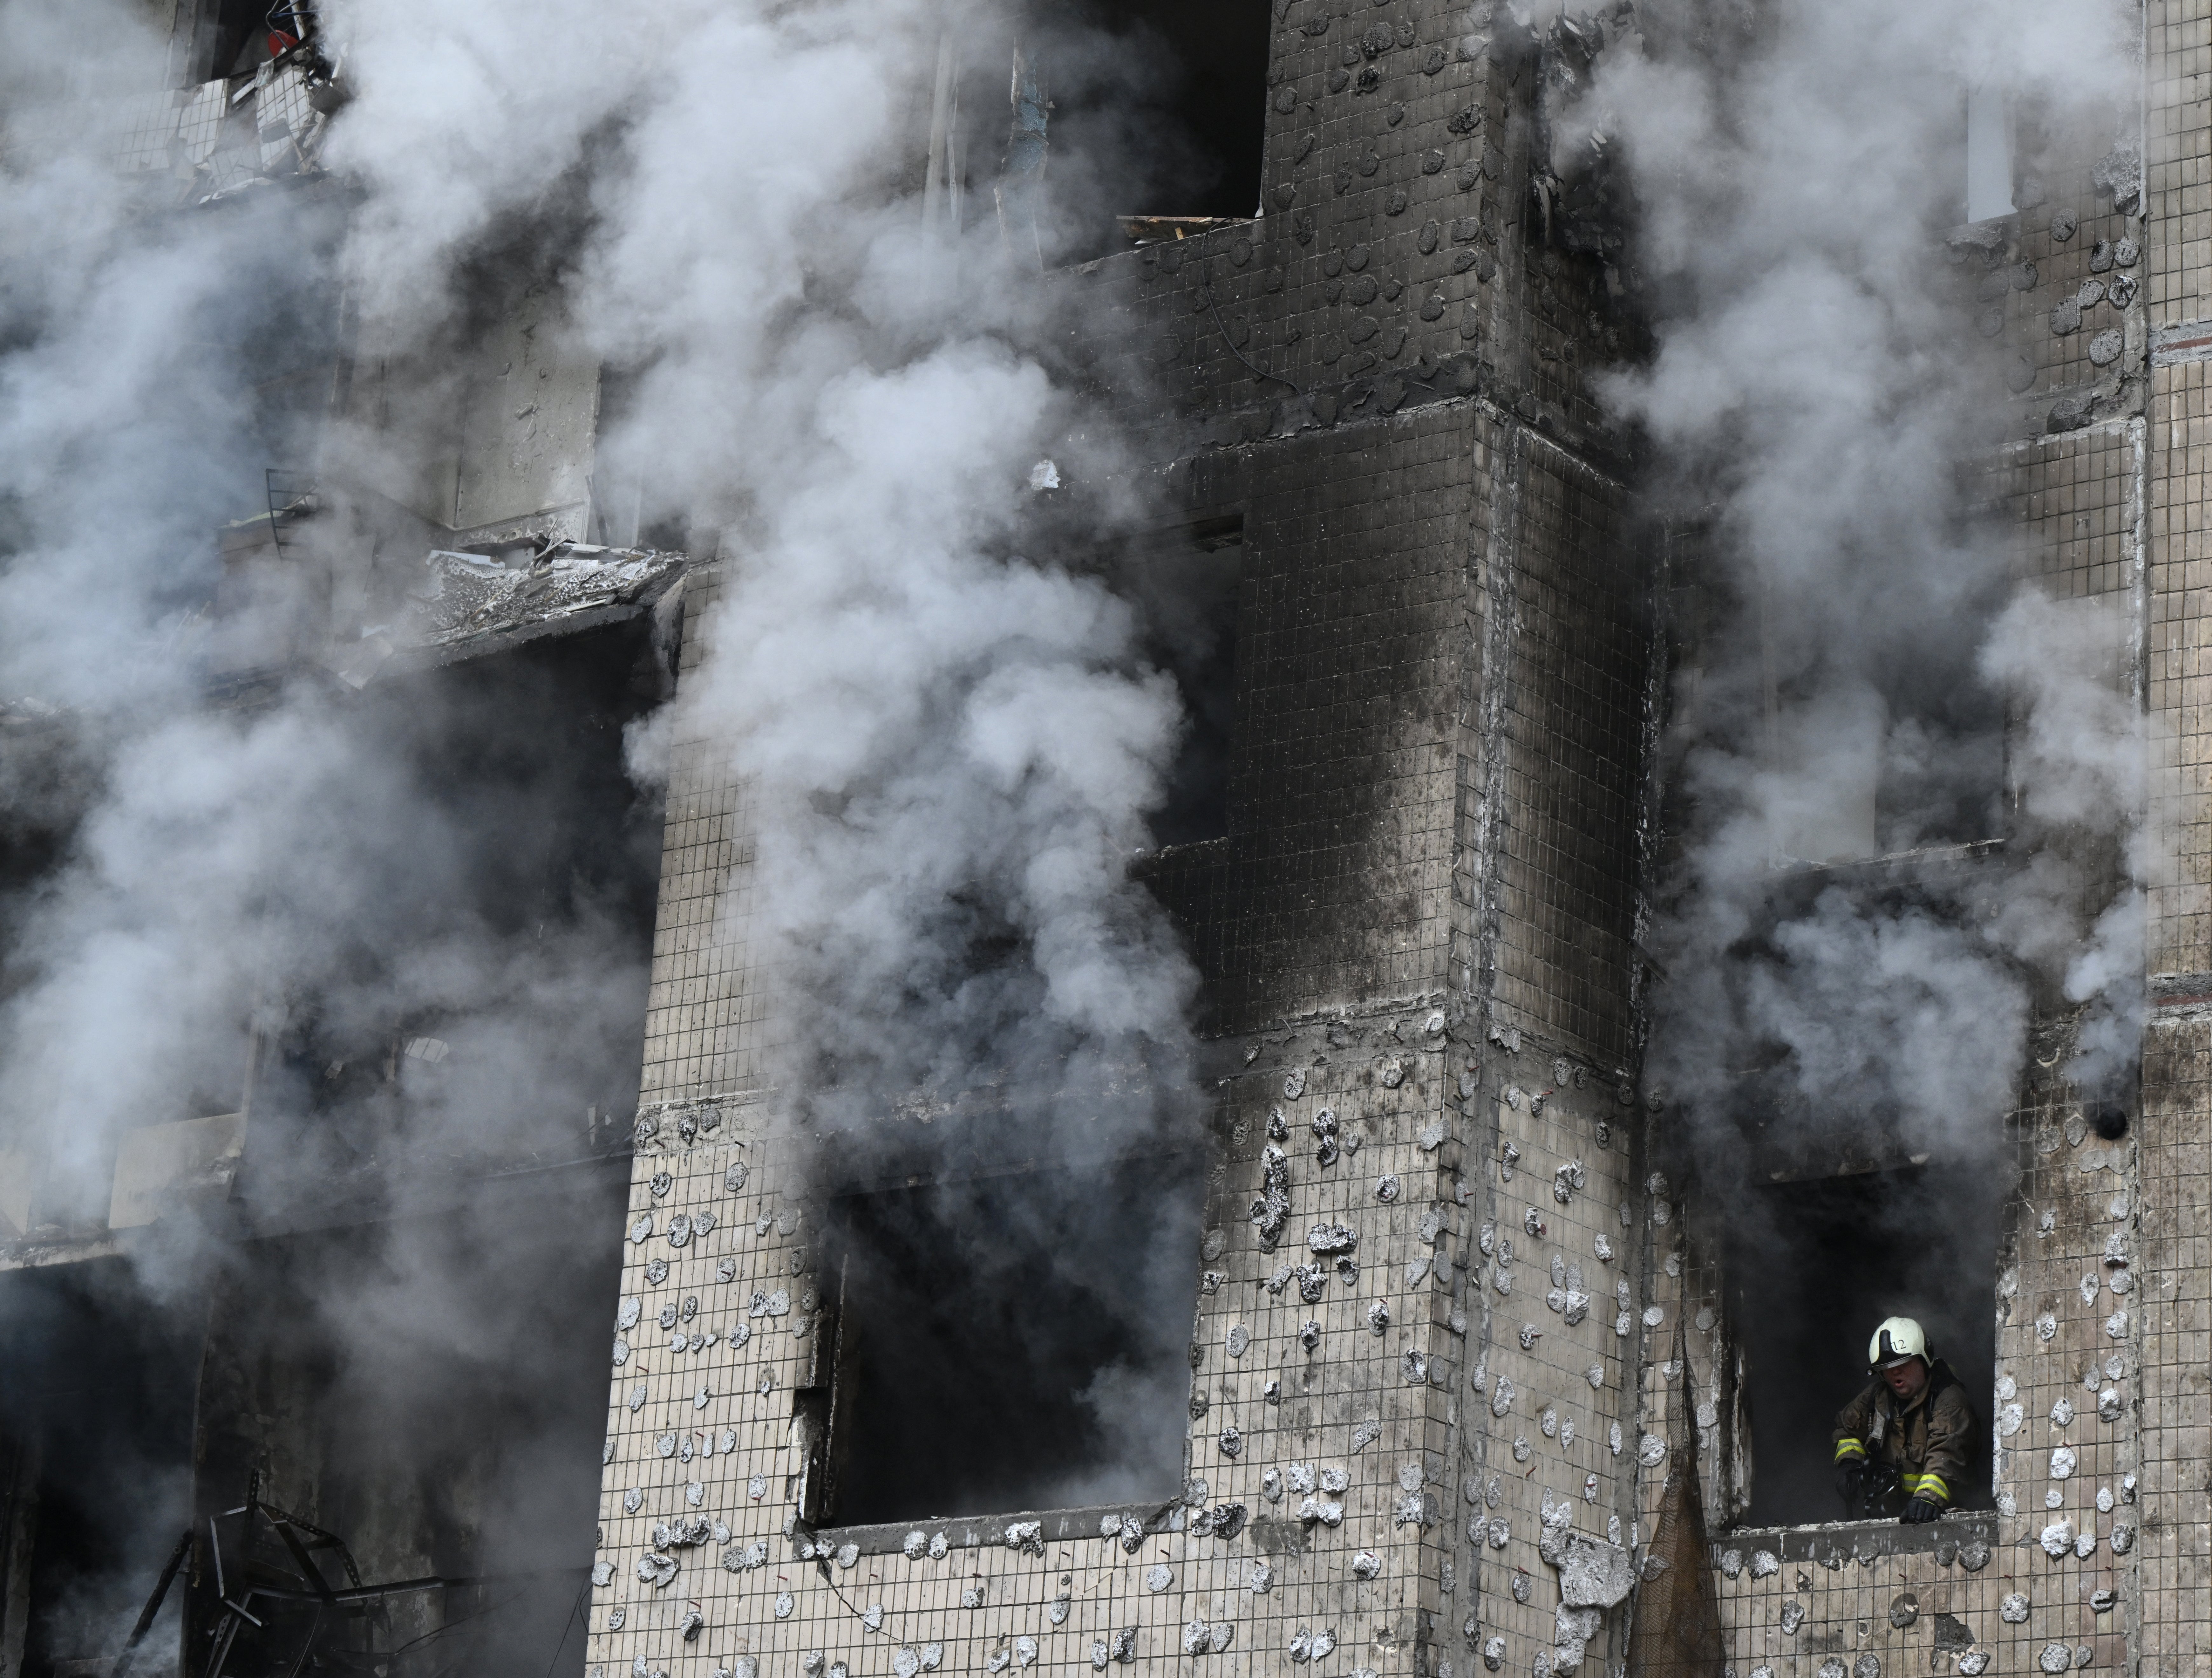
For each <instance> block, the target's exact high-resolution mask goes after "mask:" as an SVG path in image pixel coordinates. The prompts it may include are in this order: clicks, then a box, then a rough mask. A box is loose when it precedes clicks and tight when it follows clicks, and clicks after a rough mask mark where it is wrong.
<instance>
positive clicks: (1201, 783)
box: [1116, 515, 1244, 845]
mask: <svg viewBox="0 0 2212 1678" xmlns="http://www.w3.org/2000/svg"><path fill="white" fill-rule="evenodd" d="M1243 541H1244V521H1243V518H1242V517H1241V516H1236V515H1231V516H1230V517H1226V518H1220V519H1213V520H1206V521H1205V522H1203V523H1200V524H1194V525H1188V526H1182V528H1179V529H1176V530H1174V531H1171V532H1164V533H1162V534H1160V535H1158V536H1154V537H1152V538H1147V539H1146V540H1143V541H1140V542H1138V543H1136V544H1133V545H1132V546H1131V547H1130V548H1129V549H1128V550H1127V551H1126V552H1125V553H1124V554H1123V556H1121V560H1120V562H1119V565H1118V573H1119V575H1118V576H1117V579H1116V586H1117V587H1118V588H1119V589H1120V590H1121V592H1122V593H1124V594H1125V595H1126V596H1127V598H1128V599H1132V600H1134V601H1135V602H1136V603H1137V605H1139V608H1140V609H1141V610H1142V611H1143V613H1144V622H1145V635H1146V648H1145V650H1146V655H1147V657H1149V658H1150V659H1151V660H1152V662H1153V663H1154V664H1155V665H1156V666H1158V667H1159V668H1160V669H1162V670H1164V671H1166V672H1168V673H1169V674H1170V675H1171V676H1173V677H1174V678H1175V681H1176V690H1177V691H1178V692H1179V693H1180V694H1181V695H1182V704H1183V721H1184V727H1183V733H1182V743H1181V745H1180V747H1179V749H1178V750H1177V752H1176V761H1175V764H1174V767H1173V769H1171V770H1170V773H1169V776H1168V787H1167V801H1166V803H1165V804H1164V806H1162V807H1161V809H1160V811H1159V812H1158V814H1157V815H1155V816H1154V817H1153V818H1152V836H1153V837H1154V838H1156V839H1157V840H1158V841H1159V842H1160V843H1161V844H1163V845H1187V844H1192V843H1194V842H1197V841H1199V840H1201V839H1218V838H1219V837H1221V836H1222V835H1224V834H1225V833H1227V832H1228V831H1229V769H1230V753H1231V746H1232V745H1233V744H1234V726H1235V722H1236V704H1237V587H1238V585H1239V584H1240V583H1241V582H1242V581H1243V575H1244V547H1243Z"/></svg>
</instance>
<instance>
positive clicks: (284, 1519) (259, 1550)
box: [109, 1474, 583, 1678]
mask: <svg viewBox="0 0 2212 1678" xmlns="http://www.w3.org/2000/svg"><path fill="white" fill-rule="evenodd" d="M226 1523H239V1524H238V1526H237V1529H236V1530H235V1532H234V1543H233V1545H232V1547H230V1548H229V1549H228V1552H226V1550H225V1547H224V1544H223V1529H224V1527H225V1525H226ZM195 1537H196V1535H195V1534H193V1533H192V1532H191V1531H190V1530H187V1531H186V1532H185V1533H184V1535H182V1536H181V1537H179V1539H178V1541H177V1546H176V1548H175V1549H174V1550H173V1552H171V1553H170V1556H169V1559H168V1562H167V1566H164V1567H163V1568H162V1570H161V1578H160V1579H159V1580H158V1581H157V1582H156V1584H155V1586H154V1590H153V1594H152V1595H151V1596H149V1597H148V1598H147V1602H146V1606H145V1608H143V1610H141V1612H140V1614H139V1615H138V1620H137V1624H136V1625H134V1626H132V1627H131V1635H130V1637H129V1638H127V1639H126V1640H125V1643H124V1645H123V1648H122V1651H121V1652H120V1653H119V1654H118V1656H117V1657H116V1659H115V1664H114V1665H113V1667H112V1669H110V1672H109V1678H124V1675H125V1674H127V1673H128V1672H129V1671H130V1670H131V1667H132V1664H133V1663H135V1662H136V1660H137V1656H138V1651H139V1649H140V1647H141V1645H143V1643H144V1642H145V1639H146V1635H147V1633H148V1632H149V1631H150V1630H151V1629H152V1627H153V1625H154V1622H155V1620H156V1619H157V1618H158V1617H159V1616H160V1614H161V1606H162V1603H163V1602H164V1601H165V1600H166V1599H167V1596H168V1593H169V1590H170V1588H171V1587H172V1586H173V1584H175V1583H176V1578H177V1575H178V1573H179V1572H180V1571H181V1570H182V1569H183V1567H184V1565H185V1561H186V1560H187V1559H189V1558H190V1556H191V1547H192V1545H193V1542H194V1541H195ZM272 1540H273V1541H274V1542H273V1544H272V1542H271V1541H272ZM207 1541H208V1563H209V1566H208V1573H209V1578H210V1583H211V1584H213V1586H214V1590H215V1599H216V1614H217V1620H216V1625H215V1626H213V1627H212V1628H210V1639H211V1640H210V1644H209V1647H208V1651H207V1658H206V1660H205V1662H204V1664H203V1665H201V1666H200V1668H199V1669H198V1674H199V1678H223V1675H224V1674H225V1673H226V1672H228V1671H233V1670H236V1671H239V1672H240V1673H245V1672H247V1671H251V1672H252V1673H254V1674H257V1675H258V1674H260V1673H264V1672H265V1673H272V1674H273V1673H282V1674H284V1675H286V1678H294V1675H297V1674H299V1673H301V1672H303V1671H305V1670H307V1669H308V1666H309V1663H310V1660H311V1658H313V1659H314V1664H315V1665H316V1667H317V1668H318V1669H324V1668H331V1667H333V1666H334V1664H335V1665H339V1666H344V1667H350V1666H352V1665H354V1664H356V1663H355V1662H349V1661H346V1660H345V1659H344V1657H345V1656H346V1655H347V1654H352V1655H354V1656H355V1657H356V1659H357V1662H358V1663H359V1665H360V1667H361V1669H362V1670H364V1671H366V1670H372V1669H373V1670H374V1671H377V1672H385V1671H387V1670H389V1669H390V1667H389V1663H390V1661H391V1658H392V1656H394V1655H397V1654H398V1653H399V1652H400V1651H399V1650H391V1651H377V1650H375V1649H374V1648H373V1647H371V1648H367V1649H362V1650H357V1651H340V1650H338V1649H337V1648H335V1647H333V1646H331V1644H330V1641H329V1639H330V1637H331V1632H333V1631H334V1630H335V1629H336V1627H337V1625H338V1624H339V1623H340V1622H342V1621H347V1620H350V1621H353V1622H356V1623H359V1622H362V1621H364V1620H369V1618H370V1617H371V1616H372V1615H374V1614H376V1613H377V1611H378V1610H379V1609H380V1608H381V1607H382V1605H383V1604H384V1603H385V1602H387V1601H389V1600H390V1599H391V1598H392V1597H394V1596H410V1595H414V1594H416V1593H419V1592H423V1591H432V1590H461V1589H465V1588H467V1587H471V1586H477V1585H488V1584H501V1583H508V1582H520V1580H522V1579H525V1578H537V1577H541V1576H538V1575H511V1576H506V1577H505V1578H445V1577H443V1576H439V1575H434V1576H430V1577H427V1578H416V1579H398V1580H394V1581H392V1583H390V1584H362V1578H361V1572H360V1569H359V1568H358V1567H357V1566H356V1565H355V1562H354V1558H353V1553H352V1551H351V1550H349V1548H348V1547H346V1543H345V1541H344V1540H343V1539H341V1538H340V1537H338V1535H337V1534H335V1533H332V1532H329V1531H326V1530H325V1529H323V1528H321V1527H319V1526H317V1525H315V1524H314V1523H313V1522H311V1521H307V1520H303V1519H301V1517H299V1516H297V1515H294V1514H291V1513H289V1512H288V1511H284V1510H282V1509H279V1508H277V1507H276V1505H273V1504H270V1503H265V1502H264V1501H263V1500H262V1498H261V1481H260V1475H259V1474H255V1475H254V1476H253V1477H252V1480H250V1481H249V1482H248V1485H247V1488H246V1501H245V1502H244V1503H242V1504H240V1505H239V1506H238V1507H237V1508H235V1509H232V1510H227V1511H224V1512H223V1513H222V1514H221V1515H218V1516H211V1517H209V1520H208V1523H207ZM333 1554H335V1556H336V1557H337V1564H338V1566H339V1569H340V1570H341V1571H342V1572H343V1574H344V1576H345V1583H344V1584H342V1585H340V1584H332V1583H331V1580H330V1578H329V1576H328V1573H327V1572H326V1571H325V1563H324V1562H323V1561H322V1560H320V1559H319V1558H322V1557H325V1556H330V1555H333ZM560 1571H561V1572H562V1574H563V1575H567V1574H570V1573H573V1574H575V1575H576V1576H578V1577H581V1576H582V1572H583V1570H581V1569H580V1568H579V1569H563V1570H560ZM467 1617H468V1618H475V1617H476V1616H474V1615H471V1616H467ZM452 1623H453V1624H459V1623H461V1622H460V1621H454V1622H452ZM372 1629H373V1628H372ZM431 1635H436V1633H435V1632H434V1633H432V1634H431ZM422 1640H423V1639H421V1638H417V1639H416V1641H418V1642H419V1641H422ZM564 1640H565V1634H564ZM365 1641H368V1642H370V1643H373V1642H374V1638H373V1636H372V1637H371V1638H368V1639H365ZM404 1646H405V1645H402V1647H403V1648H404ZM557 1654H558V1651H556V1658H557ZM234 1663H242V1664H235V1665H234Z"/></svg>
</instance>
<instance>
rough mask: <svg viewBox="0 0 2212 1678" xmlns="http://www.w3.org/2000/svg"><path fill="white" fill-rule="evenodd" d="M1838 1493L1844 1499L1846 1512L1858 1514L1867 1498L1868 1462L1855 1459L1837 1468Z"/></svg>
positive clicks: (1847, 1513)
mask: <svg viewBox="0 0 2212 1678" xmlns="http://www.w3.org/2000/svg"><path fill="white" fill-rule="evenodd" d="M1836 1495H1837V1496H1838V1497H1839V1498H1841V1499H1843V1500H1844V1513H1845V1514H1846V1515H1856V1514H1857V1513H1858V1512H1859V1505H1861V1504H1862V1503H1863V1501H1864V1500H1865V1499H1866V1464H1865V1463H1864V1462H1857V1461H1853V1462H1846V1463H1844V1464H1843V1466H1842V1467H1840V1468H1838V1469H1837V1470H1836Z"/></svg>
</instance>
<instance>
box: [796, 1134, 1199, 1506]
mask: <svg viewBox="0 0 2212 1678" xmlns="http://www.w3.org/2000/svg"><path fill="white" fill-rule="evenodd" d="M1193 1165H1194V1161H1193V1159H1192V1158H1190V1157H1188V1156H1185V1155H1168V1156H1165V1157H1160V1158H1131V1159H1122V1160H1118V1161H1114V1162H1111V1163H1091V1164H1084V1165H1080V1166H1043V1167H1039V1168H1036V1169H1034V1170H1026V1171H1021V1172H1012V1173H997V1174H992V1175H978V1176H945V1177H940V1178H939V1179H938V1180H936V1181H933V1182H929V1183H921V1184H919V1185H917V1186H915V1187H911V1188H902V1189H891V1190H888V1191H885V1192H882V1193H878V1194H872V1195H849V1196H845V1197H842V1198H840V1199H837V1200H834V1201H831V1202H829V1207H828V1214H827V1224H828V1241H829V1253H830V1262H829V1264H828V1265H826V1266H825V1267H824V1274H826V1275H829V1276H833V1277H834V1276H836V1275H838V1274H840V1272H841V1271H842V1277H843V1282H842V1292H843V1306H842V1311H841V1313H840V1316H841V1319H842V1325H841V1332H842V1347H843V1350H842V1353H841V1363H840V1366H839V1369H838V1371H837V1373H836V1382H837V1383H838V1386H839V1388H840V1392H839V1396H838V1401H837V1422H838V1426H837V1427H836V1433H835V1437H833V1438H832V1441H831V1450H832V1454H833V1456H834V1458H835V1461H836V1470H835V1474H836V1494H835V1500H834V1508H832V1509H831V1510H829V1511H827V1513H828V1514H829V1517H830V1518H832V1519H834V1520H836V1522H838V1523H842V1524H848V1525H866V1524H872V1523H882V1522H892V1521H907V1520H920V1519H922V1518H925V1517H931V1516H950V1515H979V1514H990V1513H1004V1512H1012V1511H1022V1510H1028V1509H1055V1508H1081V1507H1085V1506H1088V1505H1091V1504H1097V1503H1109V1502H1121V1501H1136V1500H1139V1499H1146V1500H1152V1501H1165V1500H1167V1499H1170V1498H1172V1497H1173V1496H1174V1495H1175V1494H1176V1489H1177V1487H1178V1486H1180V1484H1181V1482H1182V1472H1183V1440H1184V1435H1185V1433H1186V1432H1187V1430H1188V1417H1187V1416H1186V1415H1185V1414H1184V1409H1185V1400H1186V1392H1187V1388H1188V1380H1189V1370H1188V1366H1187V1363H1186V1360H1185V1357H1184V1341H1185V1336H1184V1334H1182V1333H1181V1332H1179V1331H1177V1330H1176V1322H1178V1320H1179V1316H1178V1314H1177V1312H1176V1310H1175V1309H1174V1308H1172V1307H1171V1306H1170V1300H1175V1301H1178V1302H1180V1301H1184V1300H1187V1298H1188V1295H1189V1292H1190V1290H1191V1285H1192V1281H1193V1280H1194V1278H1193V1274H1192V1272H1193V1266H1194V1258H1195V1255H1196V1252H1197V1248H1198V1238H1197V1237H1198V1225H1199V1221H1200V1204H1201V1200H1200V1197H1201V1195H1202V1189H1203V1176H1202V1173H1201V1172H1200V1171H1199V1170H1194V1169H1193ZM1180 1316H1181V1317H1187V1316H1188V1304H1181V1307H1180Z"/></svg>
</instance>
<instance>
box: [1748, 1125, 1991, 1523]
mask: <svg viewBox="0 0 2212 1678" xmlns="http://www.w3.org/2000/svg"><path fill="white" fill-rule="evenodd" d="M2006 1175H2007V1174H2006V1173H2004V1172H2003V1171H2002V1170H1997V1169H1996V1168H1994V1167H1992V1166H1990V1165H1989V1164H1986V1163H1983V1164H1974V1165H1954V1166H1950V1167H1945V1166H1942V1165H1939V1164H1928V1165H1920V1166H1913V1167H1909V1168H1906V1169H1904V1170H1885V1171H1866V1172H1861V1173H1857V1174H1855V1175H1852V1176H1832V1177H1822V1178H1816V1179H1814V1180H1811V1181H1807V1182H1798V1183H1771V1184H1768V1185H1765V1186H1764V1187H1760V1188H1757V1189H1753V1190H1751V1191H1750V1192H1749V1193H1748V1194H1747V1195H1746V1197H1745V1203H1744V1204H1742V1205H1741V1207H1739V1208H1738V1209H1737V1212H1738V1215H1737V1216H1735V1218H1733V1219H1731V1222H1730V1239H1729V1253H1728V1266H1729V1276H1730V1278H1731V1286H1730V1292H1731V1293H1732V1294H1733V1295H1734V1311H1733V1317H1734V1321H1735V1325H1736V1328H1737V1332H1738V1338H1739V1341H1740V1343H1741V1347H1742V1348H1743V1354H1744V1363H1745V1375H1744V1379H1745V1386H1746V1390H1747V1396H1748V1402H1749V1408H1750V1412H1751V1432H1752V1465H1753V1479H1752V1498H1751V1506H1750V1509H1749V1511H1748V1512H1747V1515H1746V1517H1745V1519H1744V1522H1743V1524H1745V1525H1747V1526H1752V1527H1776V1526H1801V1525H1807V1524H1810V1523H1816V1522H1825V1521H1837V1520H1841V1519H1842V1518H1844V1517H1843V1511H1842V1507H1841V1505H1840V1504H1839V1503H1838V1499H1837V1497H1836V1495H1835V1488H1834V1480H1835V1471H1834V1466H1833V1462H1832V1457H1833V1454H1834V1453H1833V1447H1832V1444H1831V1441H1830V1438H1829V1435H1830V1432H1831V1431H1832V1427H1833V1425H1834V1421H1835V1416H1836V1413H1837V1412H1838V1410H1840V1409H1842V1408H1843V1407H1844V1404H1845V1403H1847V1402H1848V1401H1850V1399H1851V1397H1852V1396H1853V1395H1855V1394H1857V1392H1859V1391H1860V1390H1861V1389H1863V1388H1864V1387H1865V1386H1866V1385H1867V1384H1868V1383H1869V1382H1870V1381H1871V1380H1872V1379H1873V1377H1872V1376H1871V1375H1870V1374H1869V1372H1868V1370H1867V1365H1866V1348H1867V1343H1868V1341H1869V1339H1870V1338H1871V1337H1872V1335H1873V1334H1874V1331H1875V1328H1876V1326H1877V1325H1879V1324H1880V1323H1881V1322H1882V1321H1883V1320H1884V1319H1885V1318H1887V1317H1891V1316H1910V1317H1913V1318H1916V1319H1917V1321H1918V1322H1920V1324H1921V1326H1922V1328H1923V1329H1925V1330H1926V1332H1927V1334H1928V1340H1929V1347H1930V1348H1931V1349H1932V1350H1933V1352H1934V1353H1935V1355H1936V1357H1937V1358H1939V1359H1942V1360H1943V1361H1944V1362H1945V1363H1947V1364H1948V1365H1950V1367H1951V1371H1952V1372H1953V1373H1954V1375H1956V1376H1957V1377H1958V1378H1959V1380H1960V1383H1962V1385H1963V1386H1964V1388H1965V1389H1966V1397H1967V1400H1968V1401H1969V1402H1970V1403H1971V1404H1972V1406H1973V1408H1974V1413H1975V1416H1976V1420H1977V1422H1978V1433H1977V1437H1976V1438H1975V1441H1974V1444H1973V1445H1972V1449H1971V1451H1970V1453H1969V1456H1968V1459H1967V1460H1968V1462H1969V1465H1970V1467H1971V1468H1972V1478H1971V1479H1970V1480H1968V1481H1967V1483H1966V1485H1965V1486H1961V1487H1960V1488H1958V1494H1957V1496H1956V1497H1955V1499H1954V1506H1955V1507H1960V1508H1967V1509H1986V1508H1988V1507H1989V1506H1990V1465H1989V1433H1988V1428H1989V1424H1990V1395H1991V1393H1992V1391H1993V1389H1994V1388H1995V1385H1996V1263H1997V1246H1998V1238H1999V1231H2000V1226H2001V1221H2002V1211H2003V1207H2004V1202H2005V1200H2006V1197H2007V1195H2008V1191H2009V1184H2008V1182H2006V1181H2005V1180H2004V1179H2005V1177H2006Z"/></svg>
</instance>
